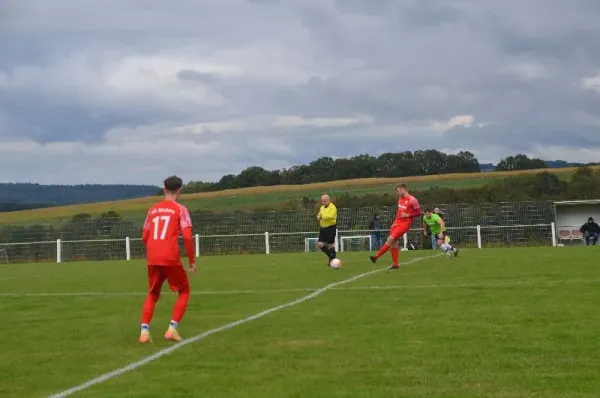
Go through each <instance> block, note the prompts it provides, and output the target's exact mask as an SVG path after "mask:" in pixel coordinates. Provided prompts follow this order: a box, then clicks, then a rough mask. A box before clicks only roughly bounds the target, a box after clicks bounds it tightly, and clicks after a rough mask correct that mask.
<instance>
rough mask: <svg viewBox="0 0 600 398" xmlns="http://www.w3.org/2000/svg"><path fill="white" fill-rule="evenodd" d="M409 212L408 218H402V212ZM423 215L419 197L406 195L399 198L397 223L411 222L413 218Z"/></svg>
mask: <svg viewBox="0 0 600 398" xmlns="http://www.w3.org/2000/svg"><path fill="white" fill-rule="evenodd" d="M403 213H406V214H408V217H407V218H402V214H403ZM420 215H421V205H420V204H419V201H418V200H417V198H415V197H414V196H412V195H408V194H407V195H405V196H401V197H399V198H398V212H397V213H396V221H395V222H394V223H395V224H410V223H412V219H413V218H415V217H419V216H420Z"/></svg>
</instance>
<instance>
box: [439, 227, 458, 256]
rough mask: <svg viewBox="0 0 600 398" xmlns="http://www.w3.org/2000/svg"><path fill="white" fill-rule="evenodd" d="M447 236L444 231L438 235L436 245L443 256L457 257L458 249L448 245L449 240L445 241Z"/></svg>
mask: <svg viewBox="0 0 600 398" xmlns="http://www.w3.org/2000/svg"><path fill="white" fill-rule="evenodd" d="M447 237H448V234H447V233H446V232H445V231H444V232H442V233H441V234H440V235H438V241H437V244H438V246H439V247H440V249H442V251H443V252H444V254H445V255H447V256H449V255H450V254H452V253H454V257H456V256H458V248H456V247H454V245H451V244H450V239H447Z"/></svg>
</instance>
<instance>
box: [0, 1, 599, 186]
mask: <svg viewBox="0 0 600 398" xmlns="http://www.w3.org/2000/svg"><path fill="white" fill-rule="evenodd" d="M48 4H49V3H48V2H45V1H43V0H29V1H25V2H23V1H21V2H19V1H16V0H10V1H5V2H2V6H1V7H3V8H2V10H1V11H2V12H0V53H2V54H3V56H2V57H0V109H1V110H2V112H0V116H2V117H1V118H0V140H3V141H4V142H3V145H8V144H6V142H7V141H15V140H24V139H30V140H32V141H34V142H38V143H42V144H44V143H56V142H73V141H80V142H84V143H85V144H86V145H87V146H86V147H77V148H79V149H76V150H74V152H73V154H72V158H70V160H69V162H70V163H72V162H81V164H82V166H81V168H82V171H81V175H80V176H79V177H78V178H81V179H83V178H84V176H85V170H88V172H89V173H90V175H91V176H93V177H91V178H92V179H95V180H96V181H97V180H104V181H106V182H109V181H117V180H119V179H120V180H125V181H129V182H136V181H139V182H153V181H154V180H153V179H154V174H155V173H157V172H163V171H164V172H168V173H170V171H169V170H171V169H186V167H188V168H187V169H186V170H188V171H187V172H188V173H191V174H193V176H192V177H190V178H194V179H199V178H216V177H219V176H220V175H222V174H226V173H231V172H239V170H240V169H241V168H243V167H245V166H247V165H249V164H260V165H263V166H265V165H269V166H272V167H279V166H281V165H287V164H294V163H299V162H306V161H310V160H312V159H313V158H316V157H318V156H324V155H334V156H346V155H352V154H357V153H364V152H370V153H374V154H376V153H381V152H385V151H389V150H398V151H403V150H415V149H420V148H430V147H437V148H440V149H441V148H444V149H448V150H461V149H469V150H472V151H475V152H476V153H480V154H482V156H483V155H485V156H487V157H492V156H493V159H484V160H486V161H487V160H493V161H497V160H498V159H499V158H501V157H503V156H506V155H509V154H514V153H516V152H528V153H533V152H534V151H538V152H536V154H539V155H540V156H544V152H543V151H544V150H545V149H544V148H550V147H554V146H560V147H561V148H563V149H564V151H563V152H564V153H565V154H569V156H572V157H577V156H578V155H577V154H578V151H580V150H581V149H582V148H598V149H600V123H598V120H600V94H599V93H596V92H593V91H585V90H583V89H582V88H581V84H580V83H581V79H582V78H583V77H589V76H593V75H595V74H596V73H598V70H600V24H598V23H597V20H598V17H600V6H599V5H598V4H599V3H598V2H597V1H593V0H575V1H573V2H568V3H567V2H564V1H561V0H546V1H542V0H531V1H528V2H522V1H517V0H507V1H503V2H491V1H490V2H483V1H478V0H420V1H417V0H403V1H392V0H378V1H374V0H370V1H367V0H289V1H276V0H210V1H202V2H198V1H195V0H179V1H176V2H173V3H171V4H167V3H165V2H162V1H158V0H148V1H145V2H143V4H142V3H138V4H137V6H133V5H132V4H131V3H128V2H121V1H117V0H108V1H103V2H98V1H91V0H90V1H83V0H82V1H75V0H56V1H55V2H53V5H54V6H52V7H50V6H49V5H48ZM228 68H229V69H228ZM359 115H368V116H370V117H372V118H373V119H374V122H373V124H371V125H364V124H358V125H352V126H345V127H339V126H338V127H326V126H325V127H315V126H311V125H306V126H300V127H298V126H297V127H282V126H279V127H277V126H272V125H269V124H268V123H267V124H265V125H264V126H263V125H259V126H258V127H256V126H254V127H252V126H249V127H248V129H244V128H235V129H229V130H228V129H227V128H224V130H223V131H221V130H220V129H222V128H223V127H219V126H225V125H227V123H231V122H235V121H239V120H246V119H247V118H252V117H262V116H264V117H265V118H272V117H276V116H294V117H302V118H307V119H314V118H319V119H331V118H335V119H351V118H355V117H358V116H359ZM458 115H472V116H474V117H475V120H476V122H475V124H476V125H474V126H471V127H461V126H455V127H452V126H450V127H446V128H445V129H446V130H447V131H445V132H444V131H443V130H444V127H440V126H443V124H444V123H446V122H447V121H448V120H449V119H451V118H453V117H454V116H458ZM269 120H270V119H269ZM197 123H216V125H215V126H217V127H214V128H208V129H206V131H205V132H204V133H202V134H191V133H190V134H188V135H173V136H172V137H171V136H168V134H173V133H172V130H173V129H176V128H177V127H181V126H186V125H194V124H197ZM261 123H262V122H261ZM315 123H316V122H315ZM308 124H310V123H308ZM479 124H481V127H478V126H479ZM428 126H429V127H428ZM115 130H118V131H122V133H119V134H124V135H123V136H119V137H121V138H119V139H121V140H123V142H120V141H114V140H116V139H117V138H118V137H117V138H115V136H114V134H113V135H107V132H108V131H115ZM140 132H147V134H152V136H153V137H159V138H161V137H162V138H164V139H171V140H189V142H190V143H193V144H196V145H201V144H202V143H206V142H218V143H219V145H220V148H221V149H220V151H218V152H217V151H212V152H211V151H207V152H202V151H203V150H202V149H198V151H200V152H199V153H198V154H196V155H194V154H193V153H189V154H182V158H181V159H178V160H173V161H170V164H165V165H163V166H156V165H153V166H152V167H150V166H149V165H152V164H153V163H155V162H156V159H155V158H154V157H153V156H154V155H153V156H150V155H149V156H148V158H144V157H143V155H139V154H136V155H135V156H133V155H132V156H131V157H130V159H128V158H127V157H125V158H123V155H122V153H124V151H126V150H127V145H133V144H132V143H131V142H130V141H127V139H130V140H134V139H139V140H141V141H142V142H143V141H144V140H143V138H140V137H143V135H141V134H142V133H140ZM144 134H145V133H144ZM129 136H130V138H127V137H129ZM169 137H171V138H169ZM153 139H154V138H153ZM111 140H112V141H111ZM182 142H183V141H182ZM317 142H318V143H319V145H317V144H316V143H317ZM269 143H271V144H269ZM145 144H148V143H147V142H146V143H145ZM102 145H105V147H103V148H104V149H102V151H99V152H98V150H96V149H95V148H99V146H102ZM113 146H117V147H119V151H120V152H119V155H116V154H112V153H113V152H111V151H113V150H114V149H111V148H113ZM35 148H36V149H32V151H33V150H35V151H39V159H40V162H46V163H45V164H46V166H45V167H38V168H34V169H29V168H27V167H25V166H22V168H20V169H19V168H15V167H8V165H12V164H14V160H13V159H11V158H10V154H8V155H6V154H0V159H1V160H0V169H3V170H8V169H10V170H11V175H10V176H9V177H7V178H11V179H23V180H46V181H49V180H52V179H53V178H56V176H57V175H60V170H61V169H60V167H59V165H57V164H56V162H57V161H58V160H57V159H59V157H57V156H58V155H55V154H54V152H52V151H58V149H56V148H55V147H52V146H41V147H35ZM198 148H201V147H198ZM331 148H333V149H331ZM540 148H541V149H540ZM78 151H79V152H78ZM86 151H87V152H86ZM90 151H91V152H93V153H94V154H93V155H89V154H87V153H88V152H90ZM94 151H96V152H94ZM540 151H541V152H540ZM556 151H557V150H555V149H552V151H551V150H550V149H548V150H547V152H546V153H548V154H554V153H556ZM332 152H334V153H332ZM136 153H137V152H136ZM186 153H187V152H186ZM86 154H87V155H86ZM61 156H63V158H64V155H61ZM86 156H87V158H88V159H92V158H93V159H96V160H98V161H102V162H104V163H105V164H106V165H107V166H106V169H105V170H93V171H92V170H90V167H91V166H86V165H87V164H88V163H86V161H85V160H83V159H85V158H86ZM140 156H142V157H141V158H140ZM117 157H120V158H119V160H118V161H117V160H115V159H116V158H117ZM598 158H599V160H600V154H599V156H598ZM567 160H576V159H567ZM135 162H138V163H135ZM137 164H139V167H138V166H137ZM142 165H143V167H142ZM117 166H119V168H117ZM157 167H158V169H157ZM86 168H87V169H86ZM121 168H129V169H130V170H134V171H127V172H124V171H123V170H122V169H121ZM157 170H158V171H157ZM102 172H104V173H106V175H103V174H101V173H102ZM45 173H46V174H45ZM115 179H117V180H115ZM117 182H118V181H117Z"/></svg>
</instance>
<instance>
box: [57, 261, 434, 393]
mask: <svg viewBox="0 0 600 398" xmlns="http://www.w3.org/2000/svg"><path fill="white" fill-rule="evenodd" d="M433 257H437V256H427V257H419V258H415V259H412V260H408V261H406V262H404V264H408V263H414V262H417V261H419V260H423V259H427V258H433ZM386 269H387V268H379V269H376V270H373V271H369V272H365V273H362V274H359V275H355V276H353V277H351V278H348V279H344V280H341V281H339V282H334V283H331V284H329V285H327V286H325V287H322V288H320V289H318V290H315V291H314V292H313V293H311V294H309V295H306V296H304V297H300V298H299V299H297V300H294V301H290V302H289V303H286V304H281V305H278V306H277V307H273V308H270V309H268V310H264V311H262V312H259V313H257V314H254V315H251V316H249V317H246V318H243V319H240V320H238V321H235V322H231V323H228V324H226V325H223V326H221V327H218V328H216V329H211V330H208V331H206V332H203V333H200V334H197V335H195V336H193V337H190V338H188V339H186V340H182V341H181V342H179V343H176V344H174V345H172V346H170V347H168V348H164V349H162V350H160V351H157V352H156V353H155V354H153V355H150V356H147V357H145V358H143V359H140V360H139V361H136V362H132V363H130V364H129V365H127V366H124V367H122V368H119V369H116V370H114V371H112V372H109V373H105V374H103V375H101V376H98V377H96V378H95V379H92V380H89V381H87V382H85V383H83V384H80V385H78V386H75V387H72V388H69V389H68V390H65V391H62V392H59V393H57V394H54V395H51V396H50V397H49V398H64V397H68V396H70V395H73V394H75V393H77V392H80V391H83V390H86V389H88V388H90V387H92V386H94V385H96V384H100V383H104V382H105V381H107V380H110V379H113V378H115V377H119V376H121V375H122V374H124V373H127V372H130V371H132V370H135V369H137V368H139V367H141V366H144V365H146V364H147V363H150V362H152V361H155V360H157V359H159V358H161V357H163V356H165V355H168V354H170V353H172V352H173V351H176V350H178V349H180V348H182V347H184V346H186V345H188V344H192V343H195V342H197V341H200V340H202V339H205V338H206V337H208V336H210V335H213V334H216V333H220V332H223V331H226V330H229V329H233V328H234V327H236V326H240V325H243V324H245V323H248V322H252V321H255V320H257V319H259V318H262V317H264V316H266V315H269V314H272V313H273V312H276V311H279V310H282V309H284V308H288V307H293V306H295V305H298V304H301V303H303V302H305V301H308V300H312V299H314V298H315V297H317V296H320V295H321V294H323V293H325V292H326V291H328V290H331V289H333V288H334V287H336V286H340V285H343V284H346V283H350V282H354V281H356V280H358V279H361V278H364V277H367V276H370V275H373V274H375V273H378V272H381V271H385V270H386Z"/></svg>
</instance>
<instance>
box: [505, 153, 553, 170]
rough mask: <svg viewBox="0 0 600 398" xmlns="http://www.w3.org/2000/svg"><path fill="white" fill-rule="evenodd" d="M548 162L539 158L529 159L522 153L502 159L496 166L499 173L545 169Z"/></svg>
mask: <svg viewBox="0 0 600 398" xmlns="http://www.w3.org/2000/svg"><path fill="white" fill-rule="evenodd" d="M545 168H546V162H544V161H543V160H541V159H537V158H533V159H531V158H529V157H528V156H527V155H524V154H522V153H520V154H518V155H515V156H508V157H506V158H504V159H502V160H501V161H500V162H499V163H498V165H497V166H496V170H497V171H511V170H535V169H545Z"/></svg>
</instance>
